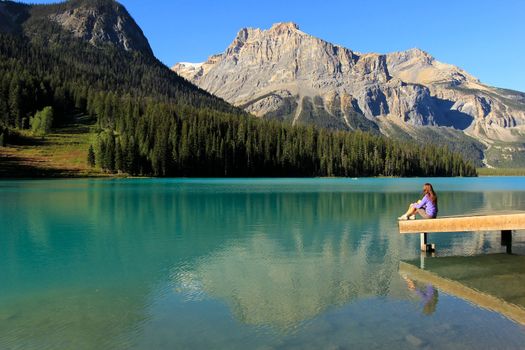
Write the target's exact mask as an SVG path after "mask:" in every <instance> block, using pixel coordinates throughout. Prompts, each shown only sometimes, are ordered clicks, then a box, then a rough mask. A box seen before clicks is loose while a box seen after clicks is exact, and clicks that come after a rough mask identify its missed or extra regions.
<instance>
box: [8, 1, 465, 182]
mask: <svg viewBox="0 0 525 350" xmlns="http://www.w3.org/2000/svg"><path fill="white" fill-rule="evenodd" d="M79 7H89V8H90V9H91V8H93V7H94V8H95V10H96V11H99V12H100V11H117V12H116V14H115V15H114V16H109V17H108V18H113V17H115V16H117V15H118V16H127V12H125V11H124V12H123V10H122V6H121V5H118V4H116V3H115V2H113V1H110V0H97V1H92V2H91V1H82V0H77V1H72V2H68V3H66V4H59V5H33V6H28V5H19V4H14V3H11V2H7V3H2V4H0V14H5V13H9V14H11V15H12V14H13V13H16V14H18V15H17V16H16V18H17V20H16V21H12V23H8V24H7V25H6V24H5V22H4V24H3V25H2V26H0V31H2V32H1V33H0V141H1V143H3V144H9V143H10V142H14V141H13V140H16V137H13V135H16V134H17V133H18V132H20V130H26V129H30V128H31V126H32V125H33V126H34V125H35V123H34V121H35V119H32V118H34V117H35V115H36V114H37V113H38V112H39V111H42V110H44V109H45V108H46V107H51V109H49V108H48V109H46V111H47V112H49V111H51V110H52V113H53V118H52V120H53V123H52V126H53V127H54V128H55V129H56V128H60V127H62V126H63V125H67V124H68V123H69V122H70V121H71V118H72V117H73V116H78V115H86V116H90V117H92V118H91V119H92V120H94V121H95V125H94V127H93V130H94V132H96V134H97V137H96V138H95V139H96V141H95V142H94V144H93V145H92V151H90V152H89V154H90V155H91V157H89V158H90V161H91V162H92V163H93V162H94V164H93V165H94V166H95V167H98V168H102V169H104V170H105V171H107V172H110V173H111V172H116V171H122V172H125V173H128V174H133V175H155V176H374V175H386V176H432V175H438V176H446V175H453V176H456V175H462V176H471V175H475V169H474V167H473V165H472V164H470V163H467V162H465V161H464V160H463V159H462V158H461V157H460V156H459V155H457V154H454V153H451V152H449V151H448V150H446V149H444V148H439V147H427V148H423V149H421V148H419V147H417V146H414V145H409V144H408V143H402V142H396V141H392V140H388V139H386V138H384V137H380V136H373V135H371V134H367V133H363V132H335V131H328V130H321V129H315V128H313V127H293V126H291V125H285V124H282V123H279V122H276V121H273V122H271V121H263V120H259V119H257V118H255V117H253V116H250V115H248V114H246V113H245V112H243V111H241V110H240V109H237V108H235V107H232V106H231V105H229V104H228V103H226V102H225V101H223V100H222V99H219V98H217V97H215V96H213V95H210V94H208V93H206V92H205V91H203V90H201V89H199V88H197V87H195V86H194V85H192V84H191V83H189V82H187V81H185V80H184V79H182V78H180V77H179V76H177V75H176V74H175V73H173V72H171V71H170V70H169V69H168V68H167V67H165V66H164V65H163V64H162V63H160V62H159V61H158V60H157V59H156V58H155V57H154V56H152V55H151V53H150V52H149V50H147V49H142V50H131V49H130V50H127V49H123V48H121V47H118V45H114V44H113V43H112V42H100V41H97V42H95V43H93V42H91V41H90V42H87V41H85V40H82V39H79V38H77V37H74V36H73V35H72V34H71V33H70V32H68V31H67V30H66V29H64V27H63V26H61V25H59V24H57V23H56V22H54V21H51V20H50V19H49V18H50V16H52V15H53V14H56V13H58V14H60V15H61V14H62V13H63V11H66V12H65V13H69V12H67V11H72V10H75V9H77V8H79ZM119 11H120V12H119ZM57 16H58V15H57ZM128 16H129V15H128ZM0 17H1V16H0ZM11 18H15V17H11ZM107 20H108V19H106V21H107ZM129 21H131V23H134V22H132V20H128V22H129ZM129 30H130V29H128V31H129ZM136 30H140V29H138V27H137V29H136ZM146 44H147V43H146ZM141 45H142V46H140V45H136V46H138V47H144V43H142V44H141ZM128 46H130V44H129V43H128ZM148 47H149V46H148ZM39 115H43V114H39ZM0 146H1V145H0ZM35 147H38V146H37V145H35ZM87 151H88V150H86V152H87ZM93 156H94V157H93ZM86 161H88V160H87V159H86Z"/></svg>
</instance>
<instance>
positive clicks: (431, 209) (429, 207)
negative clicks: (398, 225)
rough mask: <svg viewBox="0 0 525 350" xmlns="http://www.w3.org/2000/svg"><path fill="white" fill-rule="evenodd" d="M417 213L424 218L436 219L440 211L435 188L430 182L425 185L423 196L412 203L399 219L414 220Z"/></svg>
mask: <svg viewBox="0 0 525 350" xmlns="http://www.w3.org/2000/svg"><path fill="white" fill-rule="evenodd" d="M416 213H418V214H419V215H421V217H423V219H434V218H435V217H436V216H437V213H438V201H437V196H436V192H434V188H432V185H431V184H429V183H426V184H424V185H423V198H422V199H421V200H419V201H417V203H412V204H410V206H409V207H408V210H407V212H406V213H404V214H403V215H401V216H400V217H398V220H413V219H415V218H416Z"/></svg>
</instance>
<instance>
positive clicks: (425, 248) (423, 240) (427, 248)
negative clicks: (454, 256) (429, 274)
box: [419, 232, 436, 252]
mask: <svg viewBox="0 0 525 350" xmlns="http://www.w3.org/2000/svg"><path fill="white" fill-rule="evenodd" d="M427 235H428V233H426V232H422V233H420V234H419V242H420V243H419V244H420V246H421V251H422V252H433V251H435V250H436V245H435V244H433V243H432V244H430V243H428V236H427Z"/></svg>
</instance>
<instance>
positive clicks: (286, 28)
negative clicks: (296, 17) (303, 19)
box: [270, 22, 299, 34]
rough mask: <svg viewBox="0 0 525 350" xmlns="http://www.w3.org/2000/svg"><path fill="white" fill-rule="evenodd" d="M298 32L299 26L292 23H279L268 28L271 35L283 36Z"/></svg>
mask: <svg viewBox="0 0 525 350" xmlns="http://www.w3.org/2000/svg"><path fill="white" fill-rule="evenodd" d="M298 30H299V26H298V25H297V23H294V22H279V23H275V24H274V25H272V27H271V28H270V32H271V33H275V34H283V33H289V32H296V31H298Z"/></svg>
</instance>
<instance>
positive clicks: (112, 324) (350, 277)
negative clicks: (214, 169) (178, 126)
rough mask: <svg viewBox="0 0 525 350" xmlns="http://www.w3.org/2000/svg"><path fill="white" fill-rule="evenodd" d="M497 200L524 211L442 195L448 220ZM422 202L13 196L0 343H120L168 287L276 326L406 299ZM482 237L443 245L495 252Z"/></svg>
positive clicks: (160, 187)
mask: <svg viewBox="0 0 525 350" xmlns="http://www.w3.org/2000/svg"><path fill="white" fill-rule="evenodd" d="M217 188H219V189H221V190H217ZM487 195H490V196H492V197H491V198H490V201H491V204H490V205H495V204H493V203H500V205H501V206H502V208H504V207H506V206H509V205H512V206H514V205H516V206H521V207H522V208H523V207H525V205H523V204H522V203H523V202H524V199H525V195H523V192H517V193H512V192H493V193H490V194H485V193H481V192H461V193H459V192H455V193H447V192H443V193H440V208H441V211H442V214H456V213H460V212H464V211H465V210H466V209H468V210H482V209H483V208H486V207H487V205H488V204H487V199H486V196H487ZM418 196H419V194H418V193H417V192H411V193H405V192H394V193H392V192H381V191H372V192H358V191H356V189H355V188H354V189H353V190H352V191H346V190H345V189H344V188H339V189H334V190H333V191H317V192H316V191H312V190H308V191H305V192H301V191H300V188H299V189H296V190H295V191H291V192H280V191H279V187H278V186H277V187H275V188H264V190H261V189H259V190H257V188H256V190H255V191H253V192H251V191H250V188H249V187H248V188H247V187H246V186H244V185H230V186H229V187H228V190H224V189H223V188H222V187H220V186H207V187H205V189H204V190H203V188H202V187H201V185H199V184H194V185H184V186H182V185H180V184H179V183H177V182H170V181H166V182H155V181H152V182H148V181H145V182H139V183H133V182H129V181H122V182H121V181H70V182H67V181H64V182H62V181H60V182H55V183H54V184H53V185H52V186H50V185H49V183H46V182H37V183H32V185H31V186H30V187H29V188H25V187H24V188H22V189H21V190H20V191H18V192H16V191H13V190H9V191H7V192H4V193H2V198H3V204H0V205H2V206H1V207H0V209H1V212H2V217H1V218H0V220H1V222H0V224H1V225H2V226H1V227H10V229H9V232H7V234H2V235H1V236H0V266H2V267H3V268H2V270H1V272H0V273H1V279H2V283H1V284H0V304H1V305H2V308H0V309H1V310H2V311H1V314H0V324H1V325H2V327H0V338H4V339H5V337H3V336H5V335H6V334H7V333H8V332H11V331H12V329H11V327H16V328H17V332H18V333H12V332H11V333H9V334H17V337H18V338H24V339H27V341H28V342H29V341H33V342H36V343H38V342H40V341H43V340H45V339H47V340H48V341H49V342H52V341H54V340H57V339H55V338H53V337H58V336H59V337H61V339H60V341H61V342H60V343H59V344H65V343H67V342H68V341H74V339H78V337H79V334H84V335H85V339H86V340H85V341H86V344H87V345H89V346H86V347H90V346H91V347H97V346H99V345H101V343H100V339H102V338H103V337H104V336H106V338H105V339H113V342H114V343H113V344H121V343H120V341H121V339H120V338H119V337H120V336H121V335H122V334H124V333H129V332H132V333H133V332H140V327H141V326H140V325H141V323H143V322H147V320H148V318H149V317H150V316H151V315H149V314H148V313H149V312H150V308H149V306H150V304H151V303H152V302H154V300H152V299H154V298H155V297H156V296H155V293H156V292H157V291H158V290H170V292H171V293H185V292H187V290H188V286H192V287H191V288H197V289H198V288H200V289H201V291H200V292H202V293H203V294H204V295H206V296H208V297H211V298H216V299H219V300H222V301H225V302H226V303H227V304H228V305H229V306H230V307H231V309H232V312H233V314H234V315H236V317H237V318H238V319H239V320H241V321H242V322H245V323H247V324H250V325H253V324H256V325H272V326H275V327H277V328H286V327H293V326H294V325H297V324H298V323H300V322H301V321H304V320H308V319H311V318H314V317H315V316H316V315H318V314H320V313H322V312H323V311H324V310H327V309H329V308H331V307H335V306H338V305H342V304H345V303H348V302H350V301H351V300H353V299H355V298H365V297H370V296H372V297H373V296H400V297H403V296H404V295H405V287H404V285H403V284H402V282H401V281H400V279H399V278H398V276H397V263H398V261H399V260H400V259H401V258H405V257H411V256H414V255H415V254H417V244H416V240H417V237H413V238H412V237H404V236H400V235H399V234H398V233H397V223H396V221H395V218H396V217H397V216H398V215H399V213H400V211H402V210H404V208H405V206H406V205H407V203H410V202H411V201H414V200H415V199H417V197H418ZM6 203H8V205H7V204H6ZM4 214H5V215H4ZM479 237H480V236H479V235H468V236H467V235H465V236H464V237H455V236H453V239H450V237H448V238H444V242H443V243H440V244H441V246H444V247H445V246H447V245H448V246H450V247H452V248H451V249H453V248H454V242H456V241H457V240H461V245H458V246H461V247H463V246H468V245H474V246H476V247H478V246H482V247H483V246H484V245H486V243H485V242H486V241H485V240H479ZM451 242H452V243H451ZM458 249H459V248H458ZM181 276H183V277H181ZM172 287H173V288H172ZM31 300H39V302H38V303H35V302H32V301H31ZM268 305H269V306H268ZM4 306H5V307H4ZM60 310H62V311H60ZM50 315H51V316H50ZM78 315H88V316H86V317H84V318H80V317H79V316H78ZM108 315H110V316H108ZM53 316H54V317H53ZM15 320H16V321H15ZM43 320H48V321H47V322H45V321H43ZM4 326H5V327H4ZM57 328H60V329H67V330H68V331H67V332H63V333H60V334H59V335H56V334H57V333H56V332H54V331H53V330H54V329H57ZM32 329H33V330H34V329H39V330H40V331H39V332H37V333H38V334H37V333H35V332H34V331H31V330H32ZM90 329H91V330H92V332H90V331H89V330H90ZM95 333H97V334H101V335H100V336H99V337H93V336H92V335H93V334H95ZM50 338H53V339H51V340H50ZM97 339H98V340H97ZM104 344H106V343H104ZM106 345H107V344H106ZM77 348H81V347H77Z"/></svg>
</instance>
